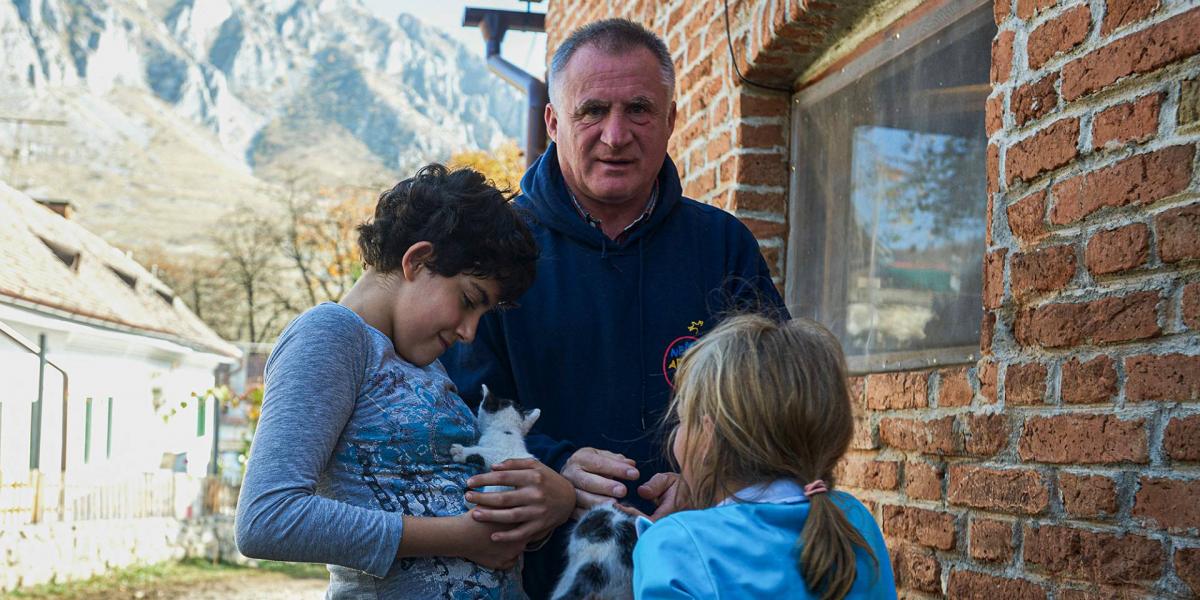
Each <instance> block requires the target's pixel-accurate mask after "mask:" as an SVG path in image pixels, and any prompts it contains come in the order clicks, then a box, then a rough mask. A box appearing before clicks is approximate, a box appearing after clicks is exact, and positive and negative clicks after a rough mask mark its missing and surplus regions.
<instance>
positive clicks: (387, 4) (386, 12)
mask: <svg viewBox="0 0 1200 600" xmlns="http://www.w3.org/2000/svg"><path fill="white" fill-rule="evenodd" d="M363 3H364V4H365V5H366V6H367V8H368V9H370V10H371V11H373V12H374V13H375V14H377V15H379V16H380V17H381V18H383V19H386V20H388V21H393V20H395V18H396V15H398V14H400V13H402V12H406V13H409V14H411V15H413V16H415V17H417V18H418V19H420V20H422V21H424V22H426V23H428V24H430V25H432V26H434V27H437V28H439V29H441V30H443V31H445V32H446V33H449V34H450V35H451V36H452V37H454V38H455V39H457V40H458V41H460V42H462V43H463V44H465V45H467V47H468V48H471V49H472V50H474V51H475V52H476V53H477V54H479V56H481V57H482V56H483V35H482V34H480V33H479V29H478V28H476V27H463V26H462V18H463V10H464V9H465V8H467V7H468V6H469V7H472V8H498V9H502V10H513V11H520V12H524V11H525V10H526V7H527V6H532V11H533V12H546V3H545V2H534V3H532V4H531V5H527V3H525V2H520V1H518V0H465V1H464V0H363ZM500 54H501V55H502V56H503V57H504V58H505V59H506V60H508V61H509V62H511V63H513V64H515V65H517V66H518V67H521V68H522V69H525V70H526V71H527V72H529V73H532V74H533V75H534V76H536V77H538V78H541V79H542V80H543V81H544V80H545V77H544V75H545V73H546V34H544V33H528V32H523V31H510V32H508V33H507V34H505V36H504V45H503V46H501V48H500Z"/></svg>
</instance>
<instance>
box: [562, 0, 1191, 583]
mask: <svg viewBox="0 0 1200 600" xmlns="http://www.w3.org/2000/svg"><path fill="white" fill-rule="evenodd" d="M870 4H875V3H861V2H859V3H855V2H839V3H822V2H807V3H804V5H805V6H807V8H802V7H801V4H800V3H798V2H796V1H795V0H760V1H758V2H749V1H731V2H730V9H731V17H732V20H733V23H732V29H733V37H734V40H735V42H734V44H735V48H737V52H738V61H739V65H741V66H742V68H743V72H745V73H747V74H748V76H750V77H751V78H752V79H757V80H762V81H764V82H766V83H769V84H771V85H783V86H791V87H793V89H796V88H797V86H796V81H797V79H798V78H801V76H803V75H805V74H806V73H807V71H808V70H811V67H812V65H813V64H831V63H832V64H835V66H836V65H837V64H838V63H837V61H836V60H835V59H836V58H837V57H833V58H830V57H829V56H828V55H827V54H826V52H828V48H830V45H831V43H832V42H836V41H837V38H836V35H843V33H837V34H835V33H832V32H844V31H846V30H847V28H846V27H841V26H839V25H840V24H843V23H847V22H850V23H852V22H854V20H855V18H856V17H857V16H861V15H862V14H863V13H862V11H861V10H859V9H861V8H862V7H863V6H867V5H870ZM929 4H930V3H929V2H926V3H924V4H922V5H921V8H918V9H917V10H923V9H924V7H926V6H927V5H929ZM995 14H996V21H997V25H998V26H999V34H998V35H997V37H996V39H995V41H994V44H993V48H992V56H993V68H992V77H993V91H992V94H991V96H990V97H989V99H988V102H987V107H986V108H987V129H988V135H989V151H988V159H987V160H988V164H987V169H988V190H989V208H988V213H989V214H988V216H989V219H988V223H989V226H988V231H987V234H988V235H987V243H988V248H987V254H986V259H985V261H984V306H985V309H986V311H985V318H984V322H983V327H982V329H983V334H982V339H981V351H982V352H983V354H984V357H985V358H984V359H983V360H981V361H980V362H979V363H978V364H975V365H965V366H956V367H948V368H941V369H931V370H923V371H916V372H906V373H881V374H871V375H867V376H864V377H856V378H854V380H853V383H854V386H853V389H854V395H855V404H856V407H857V408H856V410H857V411H858V415H859V416H858V418H857V424H858V429H857V431H856V435H855V439H854V442H853V446H852V450H851V452H850V454H849V455H848V456H847V458H846V460H845V462H844V463H843V465H842V466H841V468H840V471H839V472H840V478H839V481H838V485H839V486H841V487H844V488H847V489H849V490H851V491H852V492H854V493H855V494H856V495H857V496H859V497H860V498H861V499H862V500H864V502H866V503H867V504H868V506H870V507H871V508H872V510H873V512H874V514H875V515H876V518H877V519H879V521H880V523H881V525H882V528H883V531H884V534H885V536H886V537H887V540H888V543H889V546H890V548H891V551H892V561H893V565H894V566H895V569H896V574H897V579H898V583H899V585H900V586H901V587H902V589H903V590H904V594H903V595H905V596H909V597H925V596H930V597H936V596H948V597H962V598H989V599H990V598H1050V597H1054V598H1058V599H1066V598H1070V599H1074V598H1088V597H1098V596H1099V597H1145V596H1158V597H1189V596H1194V595H1197V594H1200V193H1198V192H1200V181H1198V179H1200V178H1198V177H1197V170H1198V165H1200V157H1198V156H1197V155H1198V154H1200V153H1198V152H1197V148H1196V147H1197V141H1198V140H1200V34H1198V33H1197V32H1200V8H1197V6H1196V3H1195V2H1193V1H1183V2H1181V1H1172V0H1151V1H1145V0H1069V1H1063V2H1056V1H1054V0H1000V1H998V2H996V3H995ZM607 16H624V17H628V18H632V19H634V20H637V21H639V22H641V23H643V24H645V25H647V26H648V27H650V28H651V29H652V30H654V31H656V32H657V33H659V34H660V35H662V36H663V37H664V39H666V40H667V44H668V46H669V47H670V48H671V49H672V52H673V54H674V56H675V61H676V68H677V70H678V73H679V79H678V81H679V85H678V92H677V94H676V96H677V98H676V99H677V101H678V103H679V107H680V114H679V120H678V122H677V128H676V131H675V136H674V138H673V139H672V143H671V147H670V152H671V155H672V156H673V157H674V158H675V160H676V162H677V163H678V164H679V166H680V168H681V171H682V172H683V176H684V183H685V186H686V190H687V193H688V194H689V195H691V196H693V197H696V198H698V199H700V200H703V201H706V202H710V203H713V204H717V205H720V206H723V207H725V208H726V209H728V210H732V211H735V212H736V213H737V214H739V216H740V217H742V218H743V219H744V220H745V221H746V222H747V223H748V224H749V225H750V226H751V228H752V229H754V231H755V232H756V233H757V234H758V236H759V238H760V239H761V240H762V241H763V246H764V254H765V255H766V256H767V257H768V261H769V262H770V263H771V266H772V269H774V270H775V273H776V274H777V275H779V276H781V275H782V273H783V262H782V261H783V256H784V255H785V253H784V252H783V248H784V247H785V245H786V237H787V223H786V219H785V215H786V203H787V197H788V175H789V165H788V156H789V154H788V153H789V147H788V135H787V131H788V127H789V120H788V114H787V113H788V106H789V104H788V102H789V101H790V100H789V98H788V97H787V95H786V94H781V93H774V92H769V91H758V90H754V89H747V88H746V87H744V86H742V85H739V84H735V83H734V82H735V81H736V75H734V74H733V72H732V69H731V68H730V62H729V58H728V49H727V47H726V45H725V31H724V21H723V20H722V17H723V15H722V12H721V5H720V2H684V1H683V0H672V1H670V2H666V1H664V2H661V3H660V2H650V1H642V2H628V3H627V2H617V1H615V0H606V1H596V0H552V1H551V4H550V8H549V16H548V20H547V27H548V29H549V38H550V44H549V45H550V51H551V52H553V48H554V47H555V46H556V45H557V43H558V42H559V41H561V39H562V38H563V37H564V36H565V35H566V34H567V33H568V32H569V31H570V30H571V29H572V28H574V27H576V26H578V25H580V24H583V23H585V22H588V21H591V20H593V19H597V18H603V17H607ZM912 17H913V15H890V16H885V17H881V18H885V19H890V20H892V21H897V22H903V21H905V20H906V19H911V18H912ZM888 25H889V23H881V24H880V26H881V27H884V26H888ZM885 33H886V31H885ZM863 37H864V38H869V36H866V35H864V36H863ZM804 81H805V80H803V79H802V80H801V83H800V85H801V86H802V85H803V84H804Z"/></svg>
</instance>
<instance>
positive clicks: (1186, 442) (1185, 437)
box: [1163, 415, 1200, 462]
mask: <svg viewBox="0 0 1200 600" xmlns="http://www.w3.org/2000/svg"><path fill="white" fill-rule="evenodd" d="M1163 452H1165V453H1166V454H1167V457H1169V458H1170V459H1171V460H1179V461H1191V462H1196V461H1200V415H1192V416H1190V417H1180V418H1175V419H1171V421H1170V422H1169V423H1167V428H1166V429H1165V430H1164V431H1163Z"/></svg>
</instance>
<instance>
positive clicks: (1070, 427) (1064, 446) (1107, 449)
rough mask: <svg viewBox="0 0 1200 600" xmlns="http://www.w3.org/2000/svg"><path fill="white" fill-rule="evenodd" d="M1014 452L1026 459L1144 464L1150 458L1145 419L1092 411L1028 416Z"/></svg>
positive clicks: (1052, 461)
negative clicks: (1078, 413) (1120, 417)
mask: <svg viewBox="0 0 1200 600" xmlns="http://www.w3.org/2000/svg"><path fill="white" fill-rule="evenodd" d="M1017 455H1018V456H1020V457H1021V460H1023V461H1026V462H1046V463H1056V464H1100V463H1117V462H1133V463H1142V464H1145V463H1148V462H1149V461H1150V453H1149V446H1148V443H1147V439H1146V421H1145V419H1129V420H1124V419H1119V418H1117V416H1116V415H1094V414H1082V415H1070V414H1068V415H1055V416H1051V417H1030V418H1029V419H1027V420H1026V421H1025V428H1024V430H1023V431H1022V433H1021V439H1020V441H1019V442H1018V444H1017Z"/></svg>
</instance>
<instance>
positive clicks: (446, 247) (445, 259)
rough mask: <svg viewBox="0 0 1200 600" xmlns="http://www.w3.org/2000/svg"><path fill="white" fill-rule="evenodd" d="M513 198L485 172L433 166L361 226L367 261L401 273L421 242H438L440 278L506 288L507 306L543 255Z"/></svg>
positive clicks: (434, 263)
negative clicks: (474, 280)
mask: <svg viewBox="0 0 1200 600" xmlns="http://www.w3.org/2000/svg"><path fill="white" fill-rule="evenodd" d="M508 200H509V198H508V196H506V194H505V193H504V192H502V191H500V190H498V189H496V188H495V187H493V186H492V185H491V184H489V183H488V181H487V179H486V178H485V177H484V176H483V174H482V173H480V172H478V171H476V170H474V169H470V168H463V169H456V170H453V171H452V170H450V169H448V168H446V167H445V166H443V165H440V164H437V163H433V164H429V165H426V166H424V167H421V169H420V170H419V171H417V174H416V175H415V176H413V177H412V178H410V179H405V180H404V181H401V182H400V183H397V184H396V186H395V187H393V188H392V189H390V190H388V191H386V192H384V193H383V194H381V195H380V196H379V203H378V204H376V205H375V218H374V220H373V221H371V222H370V223H364V224H362V225H359V226H358V247H359V250H361V251H362V257H363V262H364V263H365V264H366V265H367V266H368V267H372V268H374V269H375V270H376V271H379V272H381V273H387V272H390V271H394V270H396V269H399V268H400V262H401V259H402V258H403V257H404V253H405V252H407V251H408V249H409V247H411V246H412V245H413V244H415V243H417V242H422V241H427V242H430V243H432V244H433V256H432V257H431V258H430V259H429V260H428V261H427V262H426V263H425V266H426V267H428V268H429V269H430V270H431V271H433V272H434V273H437V274H438V275H441V276H443V277H453V276H455V275H458V274H460V273H462V274H466V275H470V276H473V277H480V278H483V279H494V280H496V281H498V282H499V283H500V301H501V302H504V303H510V302H512V301H514V300H516V299H517V298H518V297H519V296H520V295H521V294H523V293H525V290H527V289H529V286H530V285H532V284H533V278H534V275H535V274H536V262H537V258H538V249H537V245H536V244H535V243H534V241H533V234H531V233H530V232H529V228H528V227H527V226H526V225H525V222H524V221H523V220H522V219H521V216H520V215H519V214H518V210H517V209H516V208H515V207H513V206H512V205H511V204H510V203H509V202H508Z"/></svg>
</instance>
